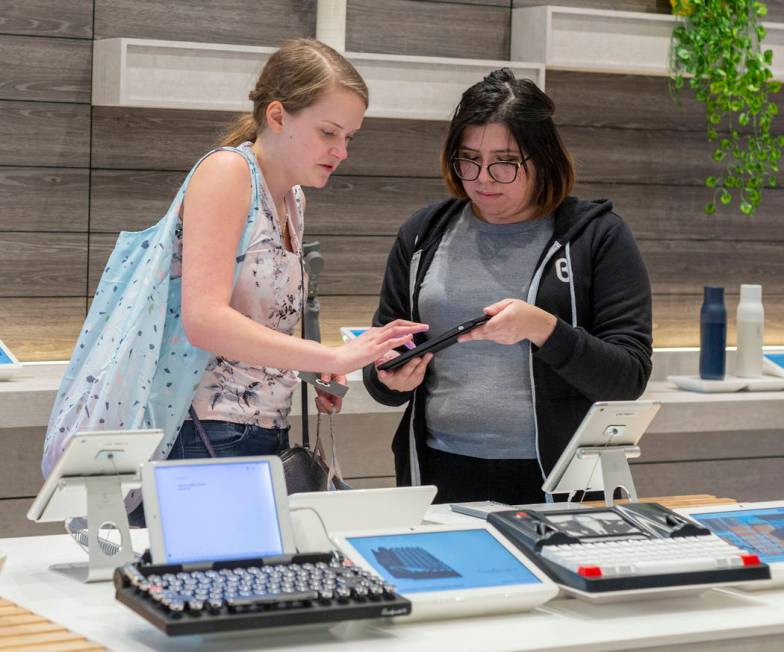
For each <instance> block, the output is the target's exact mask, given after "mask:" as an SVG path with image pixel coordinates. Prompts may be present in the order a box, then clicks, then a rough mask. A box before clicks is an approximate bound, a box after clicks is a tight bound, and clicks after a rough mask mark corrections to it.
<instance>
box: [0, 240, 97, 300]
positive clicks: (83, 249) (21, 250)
mask: <svg viewBox="0 0 784 652" xmlns="http://www.w3.org/2000/svg"><path fill="white" fill-rule="evenodd" d="M0 251H2V252H3V255H2V257H0V297H36V296H37V297H63V296H70V297H74V296H84V292H85V280H86V278H85V275H86V271H87V270H86V266H85V259H86V256H87V234H86V233H8V232H6V233H0Z"/></svg>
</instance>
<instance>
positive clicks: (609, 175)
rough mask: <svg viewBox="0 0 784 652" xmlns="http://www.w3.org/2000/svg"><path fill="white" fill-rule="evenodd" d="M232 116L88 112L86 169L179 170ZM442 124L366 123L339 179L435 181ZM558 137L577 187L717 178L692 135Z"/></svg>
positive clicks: (577, 131) (567, 131)
mask: <svg viewBox="0 0 784 652" xmlns="http://www.w3.org/2000/svg"><path fill="white" fill-rule="evenodd" d="M234 115H235V114H232V113H227V112H217V111H215V112H210V111H179V110H177V111H174V110H164V109H155V110H148V109H125V108H113V107H96V108H95V109H94V112H93V165H94V167H99V168H114V169H146V170H187V169H189V168H190V167H191V166H192V165H193V164H194V163H195V161H196V160H197V159H198V158H199V156H201V155H202V154H203V153H204V152H206V151H207V150H208V149H209V148H210V146H211V144H213V143H215V142H216V140H217V138H218V134H219V133H220V132H221V131H222V130H224V129H225V127H226V125H227V124H228V122H229V121H230V120H231V118H232V117H233V116H234ZM447 126H448V125H447V123H446V122H439V121H422V120H387V119H368V120H366V121H365V123H364V125H363V128H362V130H361V131H360V133H359V134H358V136H357V138H356V139H355V141H354V142H353V143H352V145H351V149H350V155H349V158H348V159H347V160H346V161H344V162H343V164H342V165H341V166H340V168H339V169H338V174H340V175H362V176H395V177H431V178H435V177H438V176H439V168H438V152H439V149H440V147H441V142H442V139H443V136H444V134H445V132H446V128H447ZM560 131H561V135H562V137H563V139H564V142H565V143H566V146H567V147H568V148H569V149H570V150H571V153H572V155H573V156H574V158H575V161H576V163H577V176H578V179H580V180H581V181H583V182H589V181H608V180H613V181H614V182H616V183H622V182H625V183H640V182H641V181H644V182H645V183H653V184H667V185H697V186H701V187H702V186H703V184H704V180H705V177H706V176H708V175H710V174H716V173H717V171H718V170H719V167H718V164H716V163H715V162H714V161H713V160H712V159H711V158H710V154H711V152H712V151H713V146H712V145H711V144H710V143H708V142H707V140H706V139H705V135H704V134H703V133H701V132H698V131H688V132H678V131H672V130H662V131H660V130H643V129H616V128H612V129H610V128H599V127H585V126H570V125H565V126H564V127H562V128H561V130H560Z"/></svg>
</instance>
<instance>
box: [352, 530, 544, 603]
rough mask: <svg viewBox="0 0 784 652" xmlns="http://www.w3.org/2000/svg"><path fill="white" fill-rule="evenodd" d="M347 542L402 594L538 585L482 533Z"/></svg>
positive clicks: (426, 534)
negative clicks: (513, 585)
mask: <svg viewBox="0 0 784 652" xmlns="http://www.w3.org/2000/svg"><path fill="white" fill-rule="evenodd" d="M347 541H348V542H349V543H350V544H351V545H352V546H353V547H354V549H355V550H356V551H357V552H358V553H359V554H360V555H362V557H364V558H365V559H366V560H367V562H368V563H369V564H370V565H371V566H372V567H373V568H374V570H375V571H376V573H378V574H379V575H381V577H383V578H384V580H385V581H387V582H389V583H390V584H394V585H395V587H396V589H397V591H398V592H399V593H402V594H404V595H405V594H406V593H424V592H431V591H454V590H461V589H478V588H485V587H493V586H508V585H512V584H540V583H541V581H540V580H539V578H537V577H536V576H535V575H534V574H533V573H531V571H529V570H528V569H527V568H526V567H525V565H524V564H523V563H522V562H521V561H519V560H518V559H517V558H515V556H514V555H512V553H510V552H509V551H508V550H507V549H506V548H504V547H503V546H502V545H501V544H500V543H499V542H498V541H497V540H496V539H495V538H494V537H493V536H492V535H491V534H490V533H489V532H487V531H486V530H454V531H447V532H411V533H407V534H384V535H375V536H367V537H349V538H348V539H347Z"/></svg>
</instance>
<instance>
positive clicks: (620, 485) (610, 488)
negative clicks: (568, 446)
mask: <svg viewBox="0 0 784 652" xmlns="http://www.w3.org/2000/svg"><path fill="white" fill-rule="evenodd" d="M639 456H640V447H639V446H580V447H579V448H578V449H577V453H576V455H575V457H576V458H577V459H578V460H588V459H591V458H595V457H598V458H599V460H598V462H599V465H600V467H601V473H602V482H603V484H604V502H605V504H606V505H607V506H608V507H612V506H613V505H614V504H615V500H614V498H613V496H614V495H615V490H616V489H622V490H623V491H624V492H625V493H626V496H627V497H628V498H629V500H637V488H636V487H635V486H634V480H633V479H632V471H631V469H630V468H629V460H630V459H632V458H635V457H639Z"/></svg>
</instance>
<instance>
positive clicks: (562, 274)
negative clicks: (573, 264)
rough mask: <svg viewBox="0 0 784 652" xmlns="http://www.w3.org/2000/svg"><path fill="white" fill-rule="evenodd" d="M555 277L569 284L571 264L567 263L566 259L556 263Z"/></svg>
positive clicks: (560, 259)
mask: <svg viewBox="0 0 784 652" xmlns="http://www.w3.org/2000/svg"><path fill="white" fill-rule="evenodd" d="M555 275H556V276H557V277H558V280H559V281H563V282H564V283H568V282H569V263H567V262H566V258H559V259H558V260H556V261H555Z"/></svg>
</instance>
